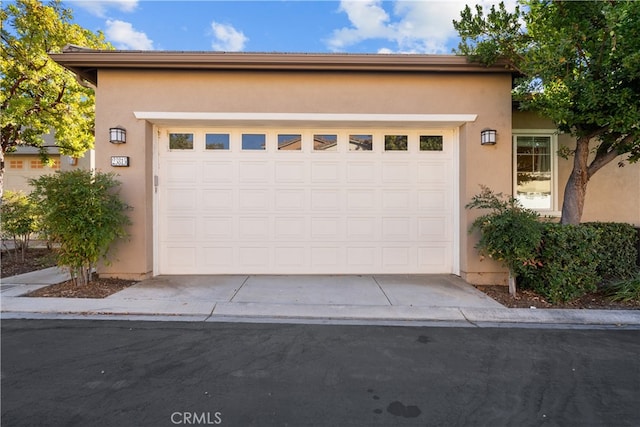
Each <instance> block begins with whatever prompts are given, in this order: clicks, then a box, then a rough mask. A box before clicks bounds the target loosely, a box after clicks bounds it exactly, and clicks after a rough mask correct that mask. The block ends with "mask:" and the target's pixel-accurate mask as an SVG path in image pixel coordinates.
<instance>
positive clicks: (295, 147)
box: [278, 134, 302, 151]
mask: <svg viewBox="0 0 640 427" xmlns="http://www.w3.org/2000/svg"><path fill="white" fill-rule="evenodd" d="M281 150H284V151H300V150H302V135H300V134H278V151H281Z"/></svg>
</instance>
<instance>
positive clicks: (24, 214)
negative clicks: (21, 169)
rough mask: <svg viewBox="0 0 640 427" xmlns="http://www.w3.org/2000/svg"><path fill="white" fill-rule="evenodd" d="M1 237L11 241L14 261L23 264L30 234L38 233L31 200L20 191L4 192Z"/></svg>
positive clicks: (36, 218)
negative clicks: (19, 261)
mask: <svg viewBox="0 0 640 427" xmlns="http://www.w3.org/2000/svg"><path fill="white" fill-rule="evenodd" d="M0 214H1V215H2V237H3V238H5V237H6V238H9V239H11V240H13V248H14V253H15V257H16V260H17V259H18V256H20V260H21V262H24V257H25V253H26V252H27V249H28V247H29V239H30V238H31V234H32V233H35V232H36V231H38V215H37V213H36V209H35V206H34V204H33V203H32V202H31V200H30V199H29V198H28V197H27V195H26V194H24V193H23V192H21V191H6V192H5V193H4V194H3V196H2V204H0Z"/></svg>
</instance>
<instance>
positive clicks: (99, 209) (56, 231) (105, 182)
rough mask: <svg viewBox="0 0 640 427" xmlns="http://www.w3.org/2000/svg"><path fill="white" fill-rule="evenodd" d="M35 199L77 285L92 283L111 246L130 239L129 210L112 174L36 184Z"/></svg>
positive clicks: (72, 175)
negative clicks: (93, 272)
mask: <svg viewBox="0 0 640 427" xmlns="http://www.w3.org/2000/svg"><path fill="white" fill-rule="evenodd" d="M31 184H32V185H33V186H34V191H33V192H32V193H31V195H32V197H33V199H34V200H35V201H36V202H37V203H38V205H39V206H40V208H41V209H42V212H43V222H44V223H45V224H46V230H47V233H48V234H49V236H50V238H51V240H52V241H53V242H55V243H58V244H59V249H58V253H57V262H58V265H59V266H64V267H68V268H69V271H70V272H71V276H72V278H73V280H74V281H75V282H76V283H78V281H80V282H81V283H83V284H84V283H88V282H89V281H90V280H91V271H92V270H93V268H95V265H96V263H97V262H98V261H99V260H100V259H104V260H106V259H107V252H108V250H109V246H110V245H111V243H112V242H113V241H114V240H115V239H117V238H119V237H125V236H126V231H125V227H126V226H127V225H128V224H129V223H130V221H129V218H128V217H127V215H126V213H125V211H126V210H127V209H128V206H127V205H126V204H125V203H124V202H122V201H121V200H120V198H119V195H118V193H117V191H116V190H117V187H118V186H119V185H120V183H119V182H118V181H117V180H116V179H115V175H114V174H111V173H101V172H95V173H93V172H91V171H86V170H74V171H69V172H57V173H55V174H53V175H45V176H42V177H40V178H38V179H35V180H31Z"/></svg>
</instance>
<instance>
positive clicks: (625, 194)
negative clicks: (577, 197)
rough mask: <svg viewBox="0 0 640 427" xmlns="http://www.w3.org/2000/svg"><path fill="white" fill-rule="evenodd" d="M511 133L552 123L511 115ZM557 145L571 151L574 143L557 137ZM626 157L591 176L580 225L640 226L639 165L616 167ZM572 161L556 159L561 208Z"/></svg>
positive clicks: (550, 126) (529, 115)
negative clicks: (597, 223) (604, 222)
mask: <svg viewBox="0 0 640 427" xmlns="http://www.w3.org/2000/svg"><path fill="white" fill-rule="evenodd" d="M513 128H514V129H553V128H554V126H553V123H552V122H551V121H550V120H548V119H545V118H542V117H540V116H539V115H537V114H535V113H532V112H514V114H513ZM558 145H559V146H562V145H564V146H567V147H569V148H571V149H573V148H575V139H574V138H573V137H572V136H571V135H568V134H560V135H558ZM625 158H626V156H619V157H618V158H616V159H615V160H614V161H613V162H611V163H609V164H607V165H606V166H604V167H603V168H602V169H600V170H599V171H598V172H596V173H595V175H593V177H592V178H591V180H590V181H589V184H588V186H587V197H586V200H585V205H584V212H583V215H582V221H583V222H589V221H612V222H627V223H630V224H634V225H637V226H638V225H640V163H633V164H629V163H628V162H623V163H624V164H625V166H624V167H619V166H618V163H620V162H621V161H623V160H624V159H625ZM572 168H573V158H572V157H570V158H569V159H563V158H560V157H559V158H558V205H559V208H561V207H562V199H563V197H564V187H565V185H566V183H567V180H568V178H569V175H570V174H571V169H572Z"/></svg>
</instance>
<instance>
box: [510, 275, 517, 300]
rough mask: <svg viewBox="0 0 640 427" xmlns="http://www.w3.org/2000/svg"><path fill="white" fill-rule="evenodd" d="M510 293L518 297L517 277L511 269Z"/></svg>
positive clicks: (513, 296)
mask: <svg viewBox="0 0 640 427" xmlns="http://www.w3.org/2000/svg"><path fill="white" fill-rule="evenodd" d="M509 295H511V297H512V298H515V297H516V277H515V276H514V275H513V273H511V270H509Z"/></svg>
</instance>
